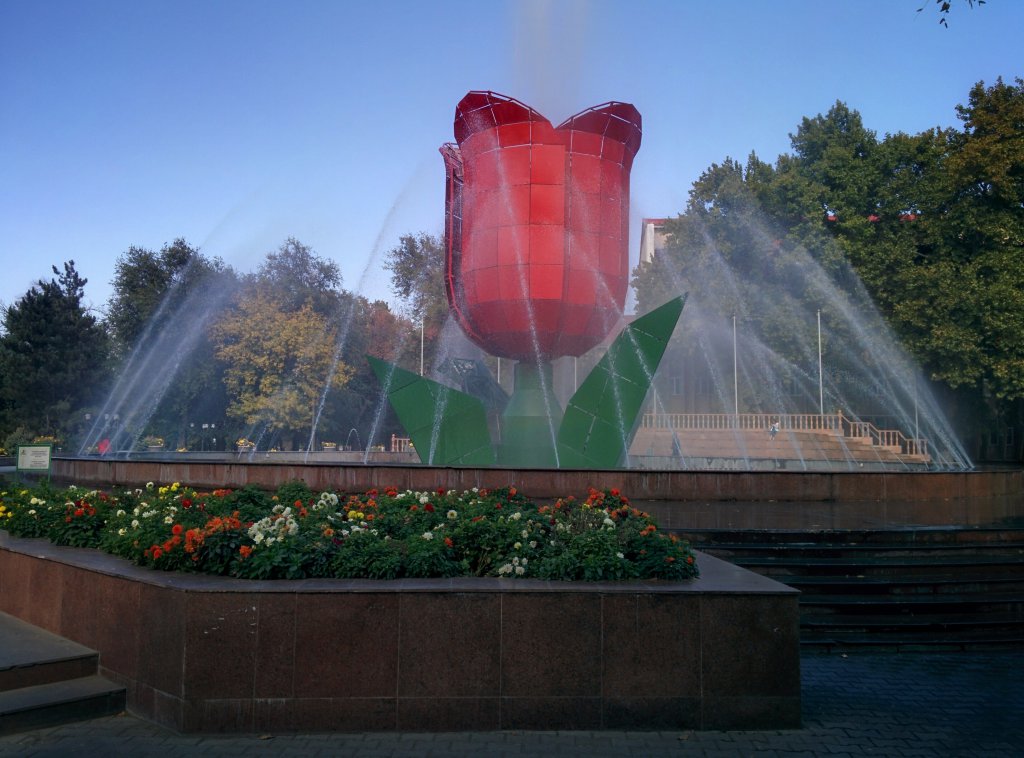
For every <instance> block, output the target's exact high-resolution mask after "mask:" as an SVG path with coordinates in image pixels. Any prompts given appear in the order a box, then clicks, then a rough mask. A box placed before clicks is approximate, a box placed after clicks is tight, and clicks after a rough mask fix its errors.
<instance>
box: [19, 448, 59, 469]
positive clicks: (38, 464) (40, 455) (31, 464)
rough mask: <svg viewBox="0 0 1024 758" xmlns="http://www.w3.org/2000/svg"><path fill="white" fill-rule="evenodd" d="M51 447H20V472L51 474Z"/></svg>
mask: <svg viewBox="0 0 1024 758" xmlns="http://www.w3.org/2000/svg"><path fill="white" fill-rule="evenodd" d="M51 450H52V446H50V445H18V471H45V472H47V473H49V472H50V452H51Z"/></svg>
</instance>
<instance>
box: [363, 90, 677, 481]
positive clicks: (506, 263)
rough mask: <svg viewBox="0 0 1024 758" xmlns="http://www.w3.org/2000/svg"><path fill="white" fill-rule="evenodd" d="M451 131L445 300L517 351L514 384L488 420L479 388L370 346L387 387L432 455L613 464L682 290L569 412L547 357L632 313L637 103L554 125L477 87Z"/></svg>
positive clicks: (626, 338)
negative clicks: (379, 354)
mask: <svg viewBox="0 0 1024 758" xmlns="http://www.w3.org/2000/svg"><path fill="white" fill-rule="evenodd" d="M455 136H456V141H457V144H450V143H449V144H445V145H444V146H443V147H442V148H441V154H442V156H443V157H444V161H445V167H446V173H447V183H446V196H445V222H446V223H445V246H446V260H445V271H446V274H445V285H446V291H447V295H448V302H449V306H450V309H451V313H452V315H453V317H454V318H455V320H456V321H457V322H458V324H459V326H460V327H461V328H462V330H463V332H465V334H466V335H467V336H468V337H469V339H470V340H471V341H472V342H474V343H475V344H476V345H478V346H479V347H481V348H483V349H484V350H485V351H487V352H488V353H490V354H491V355H495V356H498V357H499V358H505V359H512V360H515V361H517V363H516V365H515V390H514V392H513V393H512V396H511V397H510V398H508V402H507V403H505V404H504V406H505V407H504V410H503V412H502V413H501V415H500V417H498V419H497V423H496V424H495V425H494V426H495V428H493V429H488V426H487V416H488V414H487V408H486V407H485V405H484V403H483V402H482V401H481V399H480V398H478V397H474V396H472V395H470V394H468V393H466V392H461V391H459V390H456V389H453V388H451V387H447V386H445V385H442V384H439V383H437V382H434V381H432V380H430V379H425V378H422V377H419V376H416V375H415V374H412V373H411V372H408V371H404V370H402V369H400V368H398V367H397V366H395V365H394V364H390V363H387V362H385V361H380V360H377V359H373V358H371V359H370V360H371V362H372V363H373V366H374V370H375V371H376V373H377V375H378V378H379V379H380V380H381V383H382V384H383V385H384V387H385V391H386V394H387V396H388V399H389V400H390V402H391V404H392V406H393V407H394V409H395V412H396V413H397V415H398V417H399V419H400V420H401V421H402V423H403V425H404V426H405V428H406V430H407V432H408V434H409V436H410V437H411V438H412V440H413V442H414V444H415V446H416V449H417V451H418V452H419V453H420V456H421V460H422V461H423V462H424V463H428V464H434V465H449V464H463V465H493V464H495V463H498V464H500V465H504V466H525V467H559V466H566V467H578V468H611V467H616V466H618V465H620V463H621V461H622V459H623V458H624V456H625V454H626V451H627V450H628V448H629V443H630V440H631V436H632V430H633V428H634V427H635V425H636V420H637V416H638V413H639V412H640V409H641V406H642V404H643V401H644V398H645V397H646V395H647V391H648V389H649V388H650V384H651V379H652V377H653V375H654V372H655V370H656V368H657V365H658V363H659V361H660V360H661V357H662V355H663V353H664V351H665V348H666V346H667V344H668V340H669V338H670V337H671V335H672V331H673V330H674V328H675V325H676V322H677V320H678V318H679V314H680V312H681V311H682V307H683V303H684V300H685V298H675V299H673V300H671V301H669V302H668V303H666V304H665V305H663V306H662V307H661V308H658V309H656V310H655V311H653V312H651V313H649V314H647V315H646V316H644V317H642V318H640V319H637V320H636V321H634V322H633V323H632V324H630V325H629V326H628V327H626V328H625V329H624V330H623V331H622V333H621V334H620V335H619V337H618V338H617V339H616V340H615V342H614V343H613V344H612V345H611V347H610V348H609V349H608V352H607V353H606V355H605V356H604V358H603V359H602V360H601V361H600V363H599V364H598V365H597V367H596V368H595V369H594V371H593V372H592V373H591V374H590V375H589V376H588V377H587V378H586V379H585V380H584V382H583V383H582V385H581V386H580V387H579V389H578V390H577V391H576V393H575V394H574V395H573V397H572V398H571V399H570V400H569V402H568V404H567V408H566V410H565V412H564V413H563V411H562V409H561V408H559V406H558V403H557V401H556V399H555V394H554V389H553V377H552V367H551V361H552V359H554V358H557V357H561V356H574V357H578V356H580V355H582V354H584V353H585V352H587V351H588V350H590V349H591V348H593V347H594V346H595V345H597V344H598V343H599V342H601V340H603V339H604V338H605V337H606V335H607V334H608V332H609V331H610V330H611V329H612V328H613V327H614V325H615V324H616V323H618V322H619V321H620V320H621V318H622V309H623V304H624V301H625V297H626V290H627V286H628V283H629V278H628V277H629V239H628V237H629V172H630V168H631V167H632V163H633V158H634V156H635V155H636V152H637V150H638V149H639V148H640V140H641V132H640V114H639V112H638V111H637V110H636V108H634V107H633V106H632V105H629V104H627V103H620V102H609V103H606V104H604V105H601V106H597V107H594V108H589V109H587V110H585V111H583V112H581V113H578V114H576V115H575V116H572V117H570V118H569V119H567V120H566V121H565V122H563V123H562V124H560V125H559V126H557V127H552V125H551V123H550V122H549V121H548V120H547V119H546V118H544V117H543V116H541V115H540V114H539V113H537V112H536V111H535V110H533V109H532V108H530V107H528V106H526V105H524V104H522V103H520V102H519V101H517V100H514V99H512V98H509V97H506V96H504V95H499V94H497V93H494V92H470V93H468V94H467V95H466V96H465V97H464V98H463V99H462V100H461V101H460V102H459V104H458V106H457V107H456V112H455ZM430 409H433V411H432V412H431V411H430ZM492 440H493V441H495V442H496V444H494V445H492Z"/></svg>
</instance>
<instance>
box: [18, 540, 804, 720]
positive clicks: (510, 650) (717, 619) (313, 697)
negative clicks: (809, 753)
mask: <svg viewBox="0 0 1024 758" xmlns="http://www.w3.org/2000/svg"><path fill="white" fill-rule="evenodd" d="M698 560H699V565H700V568H701V572H702V576H701V578H700V579H698V580H694V581H690V582H679V583H665V582H656V581H649V582H628V583H626V582H624V583H601V584H597V583H568V582H541V581H529V580H527V581H523V580H511V579H490V578H481V579H437V580H399V581H394V582H383V581H370V580H362V581H350V580H305V581H299V582H283V581H282V582H254V581H245V580H236V579H223V578H217V577H208V576H198V575H187V574H173V573H163V572H157V571H151V570H148V569H142V568H139V567H136V566H133V565H131V564H129V563H128V562H126V561H123V560H121V559H118V558H114V557H112V556H108V555H105V554H103V553H99V552H97V551H93V550H82V549H75V548H61V547H55V546H53V545H51V544H49V543H47V542H44V541H41V540H26V539H16V538H12V537H10V536H9V535H8V534H7V533H6V532H0V610H2V611H4V612H6V613H9V614H11V615H13V616H16V617H18V618H21V619H23V620H25V621H27V622H29V623H32V624H35V625H36V626H40V627H42V628H44V629H47V630H49V631H51V632H54V633H56V634H59V635H61V636H63V637H67V638H69V639H71V640H74V641H75V642H78V643H80V644H83V645H86V646H88V647H90V648H93V649H95V650H98V651H99V652H100V668H101V673H102V674H103V675H104V676H106V677H107V678H109V679H111V680H113V681H116V682H119V683H121V684H123V685H124V686H125V687H126V688H127V690H128V707H129V709H130V710H131V711H133V712H134V713H136V714H138V715H140V716H143V717H145V718H148V719H151V720H153V721H156V722H158V723H161V724H164V725H166V726H168V727H171V728H173V729H176V730H179V731H183V732H199V733H210V732H240V733H255V732H275V733H287V732H311V731H360V732H364V731H392V730H399V731H458V730H472V731H480V730H496V729H531V730H551V729H785V728H795V727H798V726H799V725H800V657H799V612H798V608H797V597H798V594H799V593H797V592H796V591H795V590H791V589H789V588H787V587H785V586H784V585H781V584H778V583H777V582H773V581H771V580H769V579H766V578H764V577H761V576H758V575H756V574H753V573H751V572H749V571H745V570H743V569H740V568H737V567H735V566H732V565H731V564H728V563H725V562H723V561H720V560H717V559H715V558H712V557H711V556H708V555H699V557H698Z"/></svg>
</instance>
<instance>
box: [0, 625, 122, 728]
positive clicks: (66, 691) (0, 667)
mask: <svg viewBox="0 0 1024 758" xmlns="http://www.w3.org/2000/svg"><path fill="white" fill-rule="evenodd" d="M98 667H99V654H98V653H97V652H96V651H95V650H90V649H89V648H87V647H85V646H83V645H79V644H78V643H76V642H72V641H71V640H67V639H64V638H63V637H59V636H57V635H55V634H52V633H50V632H48V631H46V630H45V629H40V628H38V627H36V626H32V625H31V624H28V623H26V622H24V621H22V620H20V619H18V618H15V617H14V616H11V615H9V614H6V613H0V734H12V733H14V732H20V731H26V730H30V729H38V728H40V727H44V726H55V725H58V724H63V723H67V722H70V721H81V720H84V719H92V718H97V717H99V716H109V715H113V714H116V713H120V712H122V711H123V710H124V708H125V697H126V693H125V688H124V687H122V686H120V685H117V684H114V683H113V682H110V681H108V680H107V679H104V678H103V677H101V676H99V675H98V674H97V671H98Z"/></svg>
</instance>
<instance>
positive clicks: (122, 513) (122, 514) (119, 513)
mask: <svg viewBox="0 0 1024 758" xmlns="http://www.w3.org/2000/svg"><path fill="white" fill-rule="evenodd" d="M117 515H118V516H124V515H125V512H124V511H123V510H121V509H118V511H117Z"/></svg>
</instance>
